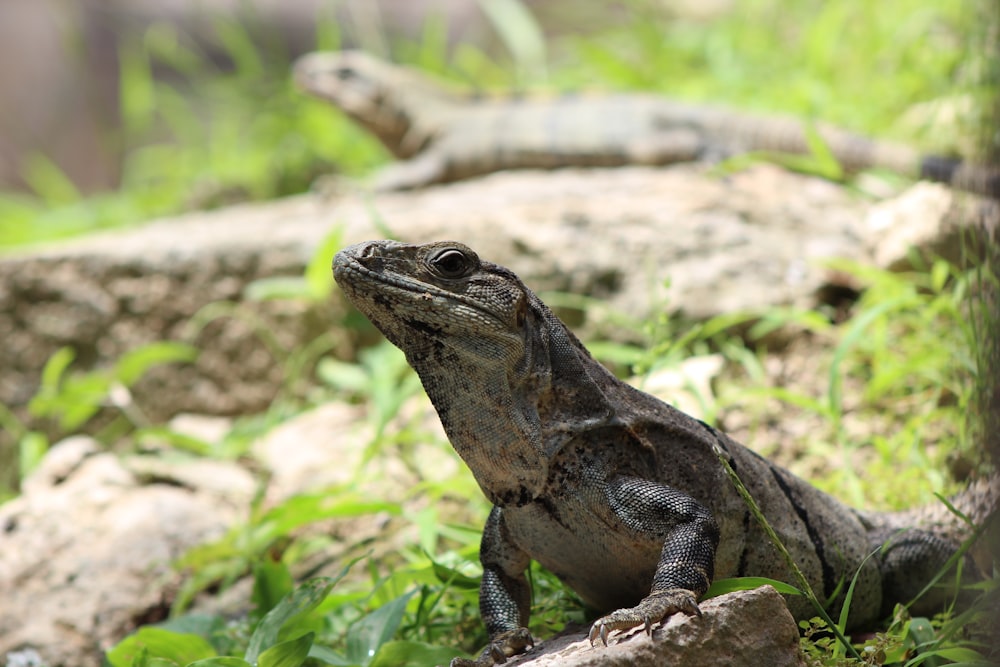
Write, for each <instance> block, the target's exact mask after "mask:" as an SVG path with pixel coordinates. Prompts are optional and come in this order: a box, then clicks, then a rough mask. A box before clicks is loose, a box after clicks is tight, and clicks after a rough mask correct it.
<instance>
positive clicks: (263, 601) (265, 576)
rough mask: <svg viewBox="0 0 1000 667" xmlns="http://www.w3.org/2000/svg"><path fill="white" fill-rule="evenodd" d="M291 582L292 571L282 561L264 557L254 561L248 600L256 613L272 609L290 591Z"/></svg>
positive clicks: (263, 612) (262, 613)
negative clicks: (251, 589) (251, 590)
mask: <svg viewBox="0 0 1000 667" xmlns="http://www.w3.org/2000/svg"><path fill="white" fill-rule="evenodd" d="M292 584H293V580H292V573H291V572H289V571H288V566H287V565H285V564H284V563H283V562H282V561H280V560H277V561H276V560H272V559H270V558H264V559H262V560H259V561H257V562H256V563H254V567H253V593H252V594H251V596H250V600H251V602H253V604H254V606H255V608H256V613H257V614H259V615H261V616H263V615H264V614H266V613H267V612H269V611H271V610H272V609H274V608H275V607H276V606H277V605H278V603H279V602H281V599H282V598H283V597H284V596H285V595H288V593H289V592H291V590H292Z"/></svg>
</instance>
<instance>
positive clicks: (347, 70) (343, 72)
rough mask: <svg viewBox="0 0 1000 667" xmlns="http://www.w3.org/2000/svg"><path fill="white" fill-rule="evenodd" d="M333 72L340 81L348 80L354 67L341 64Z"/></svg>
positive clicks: (351, 77) (351, 76) (352, 74)
mask: <svg viewBox="0 0 1000 667" xmlns="http://www.w3.org/2000/svg"><path fill="white" fill-rule="evenodd" d="M335 74H336V75H337V78H338V79H340V80H341V81H348V80H350V79H353V78H354V69H353V68H351V67H348V66H347V65H341V66H340V67H338V68H337V70H336V72H335Z"/></svg>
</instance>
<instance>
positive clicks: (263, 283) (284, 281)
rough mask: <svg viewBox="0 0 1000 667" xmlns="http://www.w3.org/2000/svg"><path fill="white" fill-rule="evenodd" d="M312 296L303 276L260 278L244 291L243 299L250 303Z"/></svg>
mask: <svg viewBox="0 0 1000 667" xmlns="http://www.w3.org/2000/svg"><path fill="white" fill-rule="evenodd" d="M310 296H312V292H311V290H310V287H309V283H308V282H307V281H306V279H305V278H303V277H302V276H273V277H271V278H258V279H257V280H254V281H253V282H251V283H250V284H249V285H247V286H246V287H245V288H244V289H243V298H245V299H247V300H248V301H270V300H272V299H308V298H309V297H310Z"/></svg>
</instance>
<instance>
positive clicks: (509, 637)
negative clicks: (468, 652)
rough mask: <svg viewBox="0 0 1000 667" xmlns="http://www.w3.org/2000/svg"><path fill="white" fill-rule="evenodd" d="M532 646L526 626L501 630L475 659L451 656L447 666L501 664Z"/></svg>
mask: <svg viewBox="0 0 1000 667" xmlns="http://www.w3.org/2000/svg"><path fill="white" fill-rule="evenodd" d="M534 646H535V640H534V639H532V637H531V632H530V631H529V630H528V628H515V629H514V630H508V631H507V632H501V633H500V634H498V635H497V636H495V637H494V638H493V639H492V640H490V643H489V645H488V646H487V647H486V648H485V649H483V652H482V653H480V654H479V657H478V658H476V659H475V660H469V659H468V658H453V659H452V661H451V664H450V665H449V667H493V665H502V664H504V663H505V662H507V658H510V657H511V656H515V655H517V654H518V653H524V651H525V650H526V649H529V648H534Z"/></svg>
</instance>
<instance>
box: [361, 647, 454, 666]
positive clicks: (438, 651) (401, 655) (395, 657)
mask: <svg viewBox="0 0 1000 667" xmlns="http://www.w3.org/2000/svg"><path fill="white" fill-rule="evenodd" d="M460 655H463V654H462V652H461V651H459V650H457V649H454V648H451V647H449V646H432V645H431V644H425V643H423V642H411V641H398V642H386V643H385V644H383V645H382V648H380V649H379V650H378V653H376V654H375V658H374V659H373V660H372V661H371V663H369V667H426V666H427V665H446V664H448V662H449V661H450V660H451V659H452V658H454V657H456V656H460Z"/></svg>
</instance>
